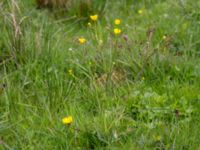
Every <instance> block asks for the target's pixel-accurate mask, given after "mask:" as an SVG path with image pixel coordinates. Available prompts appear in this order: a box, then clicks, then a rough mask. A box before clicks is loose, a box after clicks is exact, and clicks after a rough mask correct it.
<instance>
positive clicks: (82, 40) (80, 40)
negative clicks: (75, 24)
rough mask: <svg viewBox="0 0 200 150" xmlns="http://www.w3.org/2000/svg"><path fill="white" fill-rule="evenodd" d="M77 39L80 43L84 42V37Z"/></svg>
mask: <svg viewBox="0 0 200 150" xmlns="http://www.w3.org/2000/svg"><path fill="white" fill-rule="evenodd" d="M78 41H79V43H80V44H85V42H86V39H85V38H79V39H78Z"/></svg>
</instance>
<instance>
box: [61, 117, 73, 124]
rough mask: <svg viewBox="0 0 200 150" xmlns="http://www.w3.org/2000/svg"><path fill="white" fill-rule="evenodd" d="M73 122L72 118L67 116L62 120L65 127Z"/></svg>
mask: <svg viewBox="0 0 200 150" xmlns="http://www.w3.org/2000/svg"><path fill="white" fill-rule="evenodd" d="M72 122H73V118H72V116H67V117H64V118H63V119H62V123H63V124H65V125H68V124H71V123H72Z"/></svg>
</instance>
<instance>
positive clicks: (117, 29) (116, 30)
mask: <svg viewBox="0 0 200 150" xmlns="http://www.w3.org/2000/svg"><path fill="white" fill-rule="evenodd" d="M121 32H122V31H121V29H119V28H115V29H114V33H115V34H116V35H117V34H120V33H121Z"/></svg>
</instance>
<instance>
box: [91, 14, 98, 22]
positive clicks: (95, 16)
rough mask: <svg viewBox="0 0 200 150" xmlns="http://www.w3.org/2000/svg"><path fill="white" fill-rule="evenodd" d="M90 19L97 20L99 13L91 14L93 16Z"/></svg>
mask: <svg viewBox="0 0 200 150" xmlns="http://www.w3.org/2000/svg"><path fill="white" fill-rule="evenodd" d="M90 19H91V20H92V21H97V19H98V15H91V16H90Z"/></svg>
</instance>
